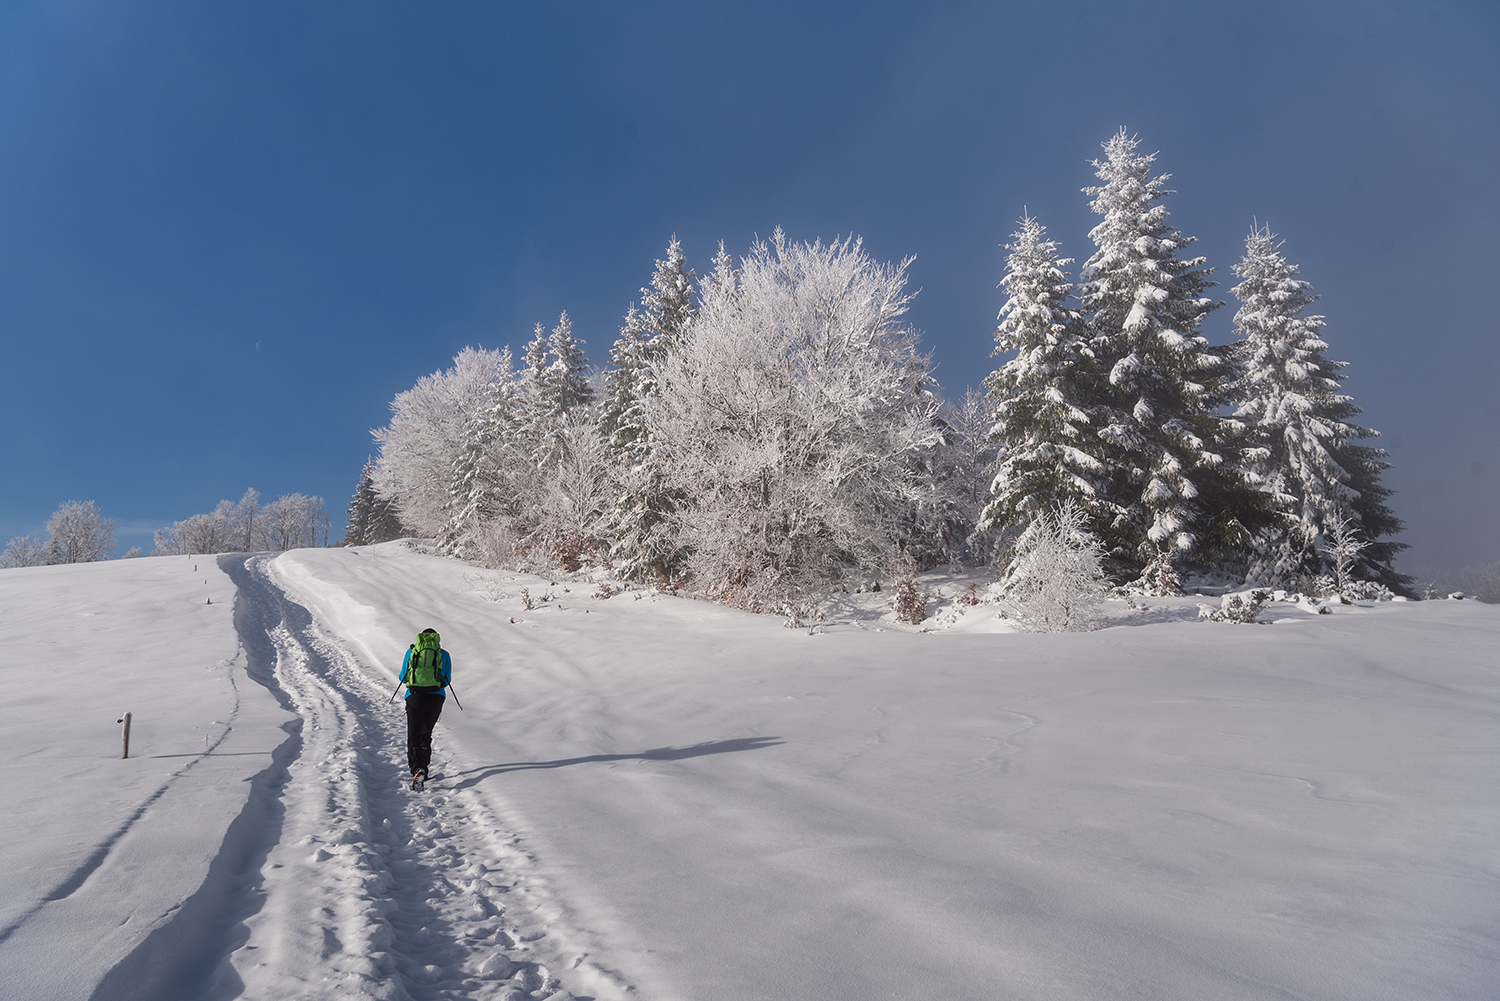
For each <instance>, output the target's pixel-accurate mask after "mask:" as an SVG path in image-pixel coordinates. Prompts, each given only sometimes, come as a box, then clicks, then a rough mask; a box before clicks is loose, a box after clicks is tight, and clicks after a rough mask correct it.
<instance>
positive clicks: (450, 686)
mask: <svg viewBox="0 0 1500 1001" xmlns="http://www.w3.org/2000/svg"><path fill="white" fill-rule="evenodd" d="M448 691H450V692H452V693H453V704H454V705H456V706H458V711H459V712H463V710H464V704H463V703H462V702H460V701H458V689H457V688H454V687H453V682H451V681H450V682H448Z"/></svg>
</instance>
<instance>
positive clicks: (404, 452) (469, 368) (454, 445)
mask: <svg viewBox="0 0 1500 1001" xmlns="http://www.w3.org/2000/svg"><path fill="white" fill-rule="evenodd" d="M544 343H545V342H544ZM500 362H501V355H500V352H498V351H485V350H479V349H475V348H464V349H463V350H462V351H460V352H459V353H458V354H457V355H456V356H455V357H454V359H453V367H452V368H450V369H448V370H446V371H443V372H436V373H434V374H432V375H426V376H423V377H422V378H420V379H418V380H417V384H416V385H415V386H413V387H412V388H411V389H408V390H407V391H405V392H403V393H399V394H397V396H396V398H395V399H394V400H393V401H392V402H391V412H392V413H391V422H390V423H389V424H388V425H386V426H385V427H383V428H380V429H378V430H376V431H374V432H373V434H374V436H375V440H376V442H377V443H378V444H379V446H380V454H379V456H378V457H377V459H376V460H375V470H374V484H375V490H376V493H377V494H379V495H380V496H381V497H383V498H386V499H388V500H390V501H392V502H393V503H394V504H395V507H396V513H397V515H398V517H399V518H400V520H401V523H402V524H403V525H405V526H406V527H407V528H409V529H410V530H411V531H413V532H415V533H416V534H418V535H422V536H426V537H428V538H433V537H436V536H437V534H438V533H439V532H440V531H442V529H443V527H444V525H445V524H446V523H447V521H448V518H449V516H450V514H451V509H450V506H449V502H450V498H451V496H452V486H453V470H454V468H455V466H456V465H457V464H458V461H459V458H460V453H461V452H462V451H463V448H464V429H465V428H466V427H467V426H468V424H469V421H470V420H471V419H472V418H473V416H474V415H475V414H476V413H478V412H479V411H480V410H481V409H482V408H483V407H484V406H485V404H486V403H487V402H489V400H490V395H491V386H492V385H493V384H494V383H495V380H496V378H497V373H498V372H499V369H500Z"/></svg>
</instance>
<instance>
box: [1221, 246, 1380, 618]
mask: <svg viewBox="0 0 1500 1001" xmlns="http://www.w3.org/2000/svg"><path fill="white" fill-rule="evenodd" d="M1281 247H1282V244H1281V243H1280V242H1278V240H1277V238H1276V234H1274V233H1272V232H1271V230H1270V227H1269V226H1259V227H1256V228H1255V229H1253V230H1252V231H1251V233H1250V235H1249V236H1248V237H1246V239H1245V256H1244V257H1243V258H1242V259H1241V260H1240V263H1239V264H1236V265H1235V267H1234V273H1235V274H1236V275H1237V276H1238V277H1239V278H1240V283H1239V284H1238V285H1236V286H1235V287H1234V289H1233V291H1234V294H1235V296H1236V297H1237V298H1238V299H1239V300H1240V308H1239V311H1238V312H1237V313H1236V314H1235V318H1234V322H1235V329H1236V331H1237V332H1238V333H1239V334H1240V335H1241V337H1242V338H1243V340H1241V341H1240V342H1239V344H1238V345H1236V348H1237V351H1238V352H1239V355H1240V358H1241V365H1242V374H1241V376H1240V379H1239V382H1238V384H1237V385H1236V387H1235V389H1236V396H1237V397H1238V399H1239V400H1240V401H1241V402H1240V407H1239V410H1238V412H1237V416H1238V417H1239V418H1240V419H1241V420H1243V421H1245V422H1246V423H1247V424H1248V425H1249V426H1250V428H1251V429H1252V431H1253V432H1254V433H1255V435H1256V438H1255V444H1256V446H1257V447H1256V448H1255V449H1254V451H1252V452H1251V453H1250V457H1249V463H1248V464H1249V467H1250V470H1251V472H1252V474H1253V475H1254V477H1255V479H1256V482H1257V483H1258V484H1259V485H1260V486H1261V488H1262V489H1264V490H1265V491H1267V492H1268V493H1269V494H1270V495H1271V497H1272V498H1273V500H1274V504H1275V507H1276V510H1277V511H1278V513H1279V514H1280V515H1281V518H1280V520H1279V522H1278V523H1277V524H1275V525H1273V526H1268V527H1267V528H1265V529H1263V530H1262V531H1260V532H1258V533H1257V535H1256V539H1255V558H1254V560H1253V561H1252V564H1251V568H1250V577H1251V578H1252V579H1254V580H1257V581H1262V582H1266V583H1280V582H1283V581H1285V580H1287V579H1288V578H1290V577H1291V576H1293V575H1294V574H1313V575H1316V574H1318V573H1321V572H1323V570H1324V569H1326V567H1325V561H1324V553H1325V552H1326V550H1325V547H1324V537H1325V536H1326V535H1328V533H1330V532H1332V531H1333V530H1334V529H1335V527H1338V526H1343V528H1341V529H1340V532H1341V533H1347V531H1352V530H1354V529H1358V530H1360V531H1361V532H1362V534H1363V535H1364V536H1365V538H1364V540H1363V545H1362V546H1361V547H1360V549H1359V550H1358V551H1357V552H1356V553H1355V556H1354V557H1353V558H1351V560H1350V561H1349V562H1348V566H1347V567H1345V568H1344V571H1351V570H1352V571H1354V572H1357V573H1362V574H1364V575H1366V576H1367V579H1370V580H1377V581H1379V582H1380V583H1384V584H1386V585H1387V586H1388V587H1392V588H1393V589H1395V590H1404V589H1405V588H1404V587H1403V583H1404V582H1403V581H1402V580H1400V579H1398V578H1399V575H1397V574H1395V571H1394V570H1393V569H1392V568H1391V566H1390V562H1391V559H1392V558H1393V557H1394V556H1395V554H1396V552H1399V551H1400V550H1401V549H1404V548H1405V546H1402V545H1400V544H1397V543H1390V542H1387V543H1385V544H1384V545H1383V546H1380V547H1379V548H1378V549H1377V548H1376V543H1375V538H1376V537H1377V536H1379V535H1384V534H1390V533H1392V532H1395V531H1398V530H1399V529H1400V525H1401V523H1400V521H1399V520H1397V519H1396V518H1395V517H1394V516H1393V515H1392V514H1391V513H1390V510H1389V508H1387V507H1386V506H1385V504H1384V499H1385V498H1386V497H1387V496H1389V491H1387V490H1383V489H1382V488H1380V486H1379V483H1378V479H1379V474H1380V472H1381V471H1382V470H1383V469H1385V468H1386V467H1387V465H1388V464H1387V463H1386V462H1385V461H1384V456H1385V452H1384V451H1382V450H1380V449H1373V448H1368V447H1365V446H1359V445H1354V444H1353V443H1354V442H1356V441H1358V440H1361V439H1365V438H1373V437H1376V436H1377V432H1375V431H1372V430H1370V429H1368V428H1364V427H1360V426H1359V425H1357V424H1353V423H1350V421H1349V420H1348V419H1349V418H1351V417H1353V416H1354V415H1356V414H1358V413H1359V412H1360V410H1359V407H1357V406H1355V405H1354V401H1353V400H1352V399H1351V398H1350V397H1349V396H1347V395H1344V394H1343V393H1341V392H1339V389H1340V386H1339V384H1340V383H1341V382H1342V381H1343V379H1344V374H1343V371H1342V370H1343V369H1344V368H1345V365H1346V363H1345V362H1338V361H1332V360H1330V359H1329V358H1328V355H1327V352H1328V344H1327V342H1326V341H1324V340H1323V338H1322V329H1323V326H1324V323H1323V317H1321V316H1312V315H1305V311H1306V309H1307V308H1308V306H1310V305H1312V303H1313V302H1314V301H1315V300H1316V299H1317V296H1315V295H1314V294H1313V292H1312V286H1311V284H1309V283H1308V282H1306V281H1303V280H1302V279H1300V278H1298V277H1297V266H1296V265H1294V264H1291V263H1290V262H1288V261H1287V259H1286V257H1285V256H1284V255H1283V253H1282V251H1281ZM1366 516H1368V518H1369V524H1368V525H1367V524H1366V523H1365V520H1366ZM1372 528H1373V531H1372ZM1356 564H1358V565H1357V566H1356ZM1341 572H1343V571H1341Z"/></svg>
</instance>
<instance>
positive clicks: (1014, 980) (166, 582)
mask: <svg viewBox="0 0 1500 1001" xmlns="http://www.w3.org/2000/svg"><path fill="white" fill-rule="evenodd" d="M194 566H196V567H197V569H196V571H195V570H194V569H193V568H194ZM940 584H941V575H937V576H935V577H933V578H932V579H931V580H930V581H929V582H928V586H930V587H932V586H939V585H940ZM941 586H942V588H943V590H944V591H945V592H947V593H948V594H950V595H952V594H956V593H957V591H958V589H959V587H958V584H955V583H947V584H941ZM523 589H525V594H524V595H523ZM598 594H599V589H598V588H597V587H596V586H595V585H594V584H592V583H590V582H588V581H586V580H582V579H580V580H570V581H563V580H558V581H557V583H556V584H555V585H554V586H549V582H548V581H547V580H546V579H543V578H534V577H526V576H523V575H517V574H503V573H481V572H479V571H476V570H475V569H474V568H472V567H469V566H466V565H464V564H461V563H457V562H454V561H449V560H442V559H437V558H434V557H429V556H423V555H420V554H418V553H415V552H412V551H410V550H408V549H405V548H403V547H402V546H401V545H400V544H394V543H393V544H387V545H382V546H375V547H368V548H357V549H327V550H299V551H296V552H293V553H289V554H286V555H284V556H281V557H279V558H271V557H266V556H258V557H255V556H252V557H244V556H235V557H229V556H225V557H218V558H217V563H215V562H214V561H213V559H212V558H209V559H205V558H203V557H198V558H197V559H196V561H195V560H193V559H191V558H184V557H170V558H159V559H143V560H131V561H122V562H115V563H103V564H90V565H79V566H65V567H42V568H35V569H26V570H10V571H6V572H4V573H0V639H3V641H4V643H5V645H6V649H8V650H10V651H11V653H12V658H11V659H12V665H13V666H12V672H11V677H12V683H11V684H10V685H8V686H6V688H5V690H4V691H3V693H0V719H3V727H0V746H3V748H4V750H5V751H6V754H7V760H8V762H9V764H10V769H9V776H10V778H11V782H10V789H11V798H10V807H9V811H8V812H9V814H10V817H11V823H10V824H9V825H8V833H9V835H10V836H9V837H7V838H5V840H4V846H3V848H0V985H4V986H3V988H0V993H3V994H4V995H5V996H7V997H12V996H13V997H17V998H28V999H29V998H39V999H40V998H85V997H89V996H90V994H91V992H92V995H93V996H94V997H96V998H101V999H104V998H108V999H133V998H140V999H155V1001H162V999H176V998H183V999H209V998H229V997H238V996H244V997H251V998H277V999H280V998H319V999H322V998H342V997H377V998H395V999H401V998H413V999H418V1001H422V999H429V998H431V999H436V998H497V999H499V998H520V997H535V998H542V997H548V996H553V997H557V998H560V999H566V998H567V997H569V996H572V997H576V998H596V999H599V1001H606V999H608V1001H616V999H624V998H631V997H633V998H642V999H648V1001H689V999H691V1001H732V999H819V1001H822V999H829V1001H833V999H837V1001H866V999H871V998H903V999H908V998H909V999H943V1001H955V999H964V1001H969V999H974V1001H978V999H996V998H1017V999H1095V998H1142V999H1182V1001H1202V999H1212V998H1234V999H1255V998H1266V999H1271V998H1277V999H1282V998H1299V999H1350V1001H1354V999H1408V998H1417V997H1420V998H1424V999H1425V998H1468V999H1488V998H1494V997H1497V996H1500V791H1497V786H1496V782H1495V776H1496V775H1497V774H1500V608H1497V607H1494V606H1486V605H1478V604H1475V603H1473V602H1468V601H1463V602H1456V601H1442V602H1422V603H1417V602H1410V603H1383V604H1378V605H1354V606H1337V607H1336V608H1335V610H1334V613H1333V614H1331V615H1316V614H1310V613H1309V611H1308V610H1306V609H1298V608H1296V607H1295V606H1291V605H1286V604H1279V605H1273V606H1272V607H1271V609H1269V610H1268V613H1267V615H1266V616H1265V617H1266V618H1274V619H1276V620H1277V621H1276V622H1275V623H1274V624H1272V625H1263V626H1235V625H1225V624H1215V623H1206V622H1198V621H1195V619H1196V615H1197V610H1196V602H1197V601H1199V600H1205V599H1198V598H1186V599H1147V600H1146V605H1147V607H1144V608H1138V609H1133V608H1127V607H1126V606H1125V605H1124V604H1123V603H1115V604H1113V605H1112V606H1111V617H1110V619H1109V623H1110V624H1109V627H1108V628H1105V629H1101V630H1099V631H1097V632H1093V633H1086V634H1070V635H1051V636H1043V635H1022V634H1015V633H1009V632H1006V631H1004V626H1003V624H1002V623H1000V622H998V621H997V620H996V619H994V618H993V610H992V609H986V608H983V607H981V608H978V609H973V610H969V611H967V612H966V613H964V614H957V613H958V611H959V609H958V608H956V607H953V606H949V610H948V611H945V612H944V613H943V614H942V615H940V616H939V617H938V618H937V619H936V620H935V621H934V622H933V623H932V631H930V632H927V633H919V632H916V631H914V630H911V629H910V628H906V627H902V628H898V627H895V626H894V624H893V623H891V622H890V621H889V619H888V618H887V619H881V618H880V617H879V613H880V611H881V610H882V600H883V598H885V597H888V596H889V592H888V591H887V592H883V593H882V594H876V595H860V596H856V599H855V600H854V601H852V602H851V603H850V605H849V606H848V607H847V608H844V609H842V610H840V611H839V614H834V615H832V616H831V617H830V619H829V621H827V622H825V623H822V624H820V625H819V626H818V627H816V628H814V629H811V630H810V629H808V628H805V627H804V628H801V629H788V628H784V627H783V620H781V619H780V618H775V617H765V616H752V615H748V614H743V613H739V612H735V611H732V610H728V609H725V608H723V607H720V606H716V605H711V604H705V603H701V602H695V601H691V600H687V599H684V598H676V597H670V596H665V595H658V594H655V593H653V592H649V591H639V590H636V591H626V592H624V593H617V594H614V595H612V596H610V597H602V596H596V595H598ZM544 595H545V596H548V598H549V600H546V601H541V600H540V599H541V598H542V597H543V596H544ZM210 598H211V599H212V604H207V603H205V602H206V600H207V599H210ZM528 600H529V602H530V603H531V604H532V605H533V606H534V607H533V608H531V609H528V608H526V607H525V606H526V604H527V603H528ZM861 600H863V602H864V604H863V605H860V604H858V602H859V601H861ZM232 601H233V602H235V603H234V604H233V605H231V602H232ZM231 609H232V610H233V614H231ZM427 626H431V627H434V628H436V629H438V630H439V631H440V632H441V633H442V634H443V639H444V645H445V646H446V647H447V648H448V649H449V650H450V651H451V652H452V654H453V660H454V680H455V684H456V690H457V694H458V697H459V698H460V699H461V700H462V701H463V705H464V709H463V711H459V710H458V708H457V706H455V705H453V704H450V705H449V706H448V707H447V709H446V710H445V712H444V715H443V719H442V722H441V723H440V724H439V726H438V730H437V735H436V746H437V752H436V756H435V760H434V771H435V772H436V773H437V777H436V778H435V780H434V781H433V782H432V783H431V784H430V785H429V787H428V789H427V791H426V792H424V793H421V794H414V793H411V792H409V791H408V790H406V789H405V788H404V786H403V782H402V778H403V775H402V773H403V771H404V749H403V748H402V746H401V741H402V734H403V732H404V719H403V717H402V715H401V712H400V707H399V705H398V704H395V705H393V704H391V703H390V702H389V701H388V697H389V695H390V693H391V690H392V688H393V687H394V683H395V668H396V667H397V665H399V663H400V656H401V653H402V651H403V650H404V649H405V647H406V645H407V644H408V643H410V642H411V637H412V636H413V635H414V634H415V633H416V632H417V630H419V629H421V628H423V627H427ZM17 663H21V664H27V665H32V668H31V669H30V670H26V669H23V668H20V667H16V666H15V665H16V664H17ZM450 703H451V700H450ZM125 710H131V711H133V712H134V718H135V726H134V735H133V741H132V755H131V758H130V760H128V761H122V760H120V759H119V727H118V725H117V724H116V723H115V720H116V718H118V717H119V715H120V714H121V713H122V712H124V711H125Z"/></svg>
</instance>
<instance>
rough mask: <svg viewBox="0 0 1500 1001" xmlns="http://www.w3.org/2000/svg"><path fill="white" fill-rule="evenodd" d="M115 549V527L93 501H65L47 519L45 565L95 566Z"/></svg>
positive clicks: (107, 557)
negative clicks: (81, 564) (72, 564)
mask: <svg viewBox="0 0 1500 1001" xmlns="http://www.w3.org/2000/svg"><path fill="white" fill-rule="evenodd" d="M114 548H115V523H114V522H113V521H110V520H109V519H108V518H106V517H104V516H103V515H102V514H101V513H100V512H99V509H98V508H97V507H95V506H94V502H93V501H67V502H66V503H64V504H63V505H62V506H61V507H59V508H58V509H57V510H56V511H54V512H53V513H52V517H50V518H48V519H47V562H48V563H95V562H98V561H99V560H107V559H109V554H110V553H112V552H113V551H114Z"/></svg>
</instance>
